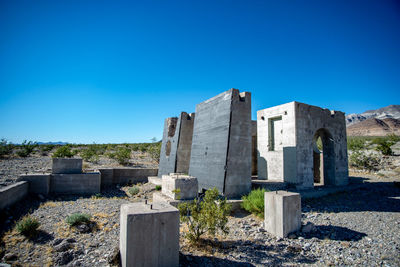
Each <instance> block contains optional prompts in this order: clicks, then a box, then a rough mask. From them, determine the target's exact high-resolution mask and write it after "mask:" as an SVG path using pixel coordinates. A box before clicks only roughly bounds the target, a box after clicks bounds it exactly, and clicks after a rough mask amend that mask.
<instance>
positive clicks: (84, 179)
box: [50, 173, 100, 194]
mask: <svg viewBox="0 0 400 267" xmlns="http://www.w3.org/2000/svg"><path fill="white" fill-rule="evenodd" d="M50 192H51V193H55V194H96V193H100V173H79V174H73V173H70V174H52V175H51V180H50Z"/></svg>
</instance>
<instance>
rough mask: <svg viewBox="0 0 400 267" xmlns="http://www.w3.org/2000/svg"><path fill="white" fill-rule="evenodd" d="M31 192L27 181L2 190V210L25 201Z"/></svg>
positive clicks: (0, 201)
mask: <svg viewBox="0 0 400 267" xmlns="http://www.w3.org/2000/svg"><path fill="white" fill-rule="evenodd" d="M28 192H29V183H28V182H26V181H21V182H16V183H15V184H12V185H8V186H5V187H2V188H0V210H3V209H5V208H7V207H10V206H12V205H14V204H15V203H16V202H18V201H20V200H22V199H24V198H25V197H26V196H27V195H28Z"/></svg>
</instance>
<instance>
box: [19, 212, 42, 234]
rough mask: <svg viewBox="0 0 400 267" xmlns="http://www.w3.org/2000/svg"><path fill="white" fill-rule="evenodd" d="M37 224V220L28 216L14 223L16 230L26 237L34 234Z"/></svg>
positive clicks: (38, 224)
mask: <svg viewBox="0 0 400 267" xmlns="http://www.w3.org/2000/svg"><path fill="white" fill-rule="evenodd" d="M39 226H40V223H39V221H38V220H36V219H35V218H32V217H29V216H28V217H24V218H23V219H22V220H20V221H19V222H18V223H17V225H16V227H17V231H18V232H19V233H20V234H22V235H24V236H26V237H33V236H35V235H36V233H37V229H38V228H39Z"/></svg>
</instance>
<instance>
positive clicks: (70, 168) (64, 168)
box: [51, 158, 82, 174]
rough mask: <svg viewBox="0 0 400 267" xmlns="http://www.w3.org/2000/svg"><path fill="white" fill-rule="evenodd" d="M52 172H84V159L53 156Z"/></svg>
mask: <svg viewBox="0 0 400 267" xmlns="http://www.w3.org/2000/svg"><path fill="white" fill-rule="evenodd" d="M51 172H52V173H57V174H59V173H82V159H75V158H53V166H52V171H51Z"/></svg>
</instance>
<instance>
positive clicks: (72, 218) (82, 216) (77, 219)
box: [65, 213, 91, 226]
mask: <svg viewBox="0 0 400 267" xmlns="http://www.w3.org/2000/svg"><path fill="white" fill-rule="evenodd" d="M90 218H91V216H90V214H86V213H73V214H71V215H69V216H68V217H67V219H66V220H65V221H66V222H67V223H68V224H69V225H70V226H76V225H80V224H88V223H90Z"/></svg>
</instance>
